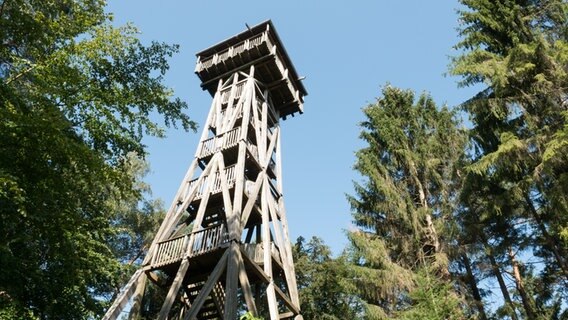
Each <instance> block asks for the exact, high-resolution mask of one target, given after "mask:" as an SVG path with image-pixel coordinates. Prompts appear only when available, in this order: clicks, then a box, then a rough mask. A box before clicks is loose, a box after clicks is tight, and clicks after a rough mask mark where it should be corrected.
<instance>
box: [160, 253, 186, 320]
mask: <svg viewBox="0 0 568 320" xmlns="http://www.w3.org/2000/svg"><path fill="white" fill-rule="evenodd" d="M188 267H189V259H183V260H182V262H181V265H180V266H179V269H178V272H177V274H176V277H175V279H174V282H173V283H172V285H171V286H170V290H169V291H168V295H167V296H166V299H165V300H164V304H163V305H162V308H161V309H160V313H159V314H158V320H166V319H168V314H169V313H170V309H171V308H172V305H173V304H174V300H175V298H176V296H177V294H178V292H179V288H180V287H181V285H182V284H183V278H184V277H185V273H186V272H187V269H188Z"/></svg>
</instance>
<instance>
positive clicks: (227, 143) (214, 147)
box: [199, 127, 240, 158]
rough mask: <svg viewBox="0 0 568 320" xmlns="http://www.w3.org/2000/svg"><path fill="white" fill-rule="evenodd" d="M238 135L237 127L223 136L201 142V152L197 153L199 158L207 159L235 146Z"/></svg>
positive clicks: (238, 129)
mask: <svg viewBox="0 0 568 320" xmlns="http://www.w3.org/2000/svg"><path fill="white" fill-rule="evenodd" d="M239 133H240V128H239V127H237V128H234V129H232V130H230V131H227V132H225V133H223V134H220V135H217V136H214V137H211V138H209V139H206V140H203V143H202V144H201V151H200V152H199V158H205V157H208V156H210V155H212V154H214V153H215V152H218V151H222V150H225V149H227V148H230V147H233V146H235V145H237V143H238V142H239Z"/></svg>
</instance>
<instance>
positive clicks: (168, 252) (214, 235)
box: [152, 224, 229, 267]
mask: <svg viewBox="0 0 568 320" xmlns="http://www.w3.org/2000/svg"><path fill="white" fill-rule="evenodd" d="M228 238H229V235H228V233H227V227H226V226H225V224H219V225H216V226H213V227H209V228H205V229H202V230H199V231H197V232H194V233H190V234H186V235H182V236H179V237H176V238H172V239H168V240H165V241H161V242H158V248H157V250H156V251H155V254H154V257H153V259H152V266H154V267H159V266H162V265H166V264H169V263H174V262H176V261H178V260H180V259H181V258H183V257H184V256H185V255H186V254H187V256H188V257H194V256H197V255H200V254H204V253H207V252H209V251H212V250H215V249H217V248H218V247H219V246H221V245H222V244H224V243H226V242H227V241H228ZM190 241H191V242H192V245H191V248H188V245H189V243H190ZM188 249H189V250H188Z"/></svg>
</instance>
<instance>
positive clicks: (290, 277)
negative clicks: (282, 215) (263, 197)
mask: <svg viewBox="0 0 568 320" xmlns="http://www.w3.org/2000/svg"><path fill="white" fill-rule="evenodd" d="M269 209H270V215H271V217H272V223H273V226H274V233H276V239H277V241H278V243H279V248H280V260H281V261H282V267H283V269H284V276H285V278H286V284H287V286H288V291H289V292H290V297H291V298H292V301H293V302H294V304H295V305H296V306H297V307H298V308H299V307H300V301H299V297H298V288H297V283H296V275H295V273H294V262H293V260H292V256H291V255H290V254H289V253H288V250H286V246H290V242H289V241H286V240H284V239H285V237H284V235H283V230H281V228H282V229H284V227H283V224H282V221H280V220H279V219H278V217H277V215H276V208H275V205H274V200H272V201H270V202H269ZM277 221H278V222H280V226H278V225H277V223H276V222H277ZM294 297H296V298H298V300H297V301H296V300H295V299H294Z"/></svg>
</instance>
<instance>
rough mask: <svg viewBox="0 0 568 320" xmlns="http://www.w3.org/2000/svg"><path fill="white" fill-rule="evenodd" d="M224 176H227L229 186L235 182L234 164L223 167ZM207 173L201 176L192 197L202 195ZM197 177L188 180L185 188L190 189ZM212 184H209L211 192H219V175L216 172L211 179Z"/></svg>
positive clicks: (195, 197) (196, 197)
mask: <svg viewBox="0 0 568 320" xmlns="http://www.w3.org/2000/svg"><path fill="white" fill-rule="evenodd" d="M225 176H226V178H227V182H228V184H229V187H231V186H232V185H233V184H234V183H235V165H231V166H228V167H226V168H225ZM208 177H209V176H208V175H207V176H205V177H203V179H202V180H201V182H200V183H199V185H197V191H196V193H195V196H194V199H198V198H201V197H202V196H203V192H205V187H206V181H207V180H208ZM198 180H199V179H193V180H191V181H190V182H189V186H188V188H187V190H188V191H189V190H192V188H193V187H194V186H195V184H196V183H197V181H198ZM212 183H213V185H212V186H211V193H218V192H221V176H220V175H219V174H218V173H216V174H215V178H214V179H213V182H212Z"/></svg>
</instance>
